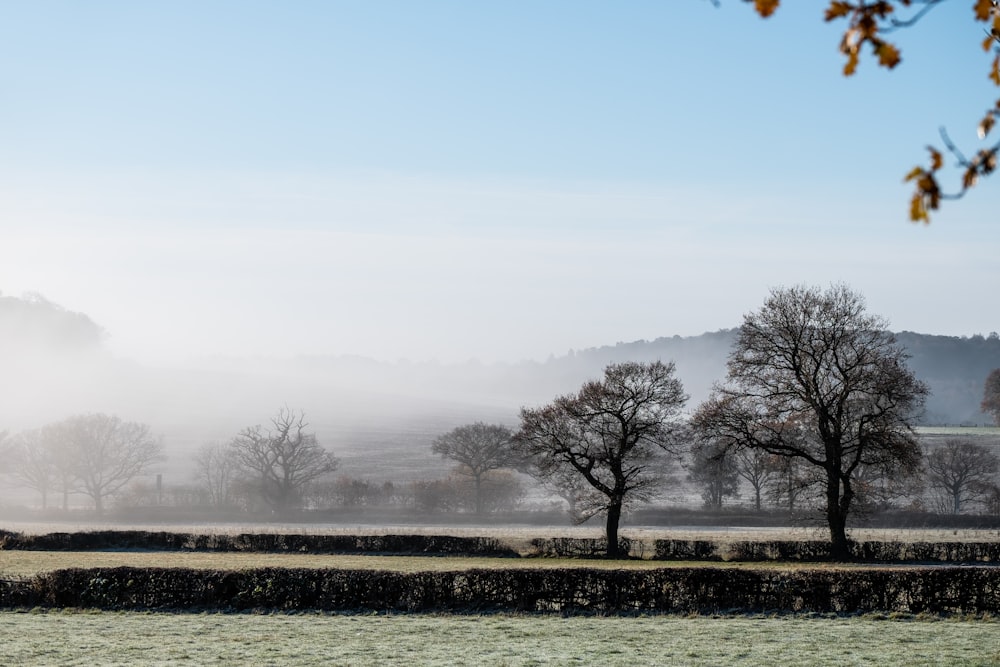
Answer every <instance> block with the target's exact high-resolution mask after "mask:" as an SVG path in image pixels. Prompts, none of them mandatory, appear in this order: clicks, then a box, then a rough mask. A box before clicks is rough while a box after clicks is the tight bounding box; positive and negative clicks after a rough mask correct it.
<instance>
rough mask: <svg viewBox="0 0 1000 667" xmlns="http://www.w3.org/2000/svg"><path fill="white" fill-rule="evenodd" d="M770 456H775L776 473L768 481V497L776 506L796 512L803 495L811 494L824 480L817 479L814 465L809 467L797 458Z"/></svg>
mask: <svg viewBox="0 0 1000 667" xmlns="http://www.w3.org/2000/svg"><path fill="white" fill-rule="evenodd" d="M769 456H772V457H773V458H772V461H773V463H774V466H775V473H774V476H773V477H772V478H771V479H769V480H768V482H767V498H768V500H769V501H770V502H771V503H773V504H774V506H775V507H780V508H783V509H785V510H787V511H788V512H789V513H794V512H795V511H796V510H797V509H799V501H800V500H802V498H803V496H807V495H810V494H811V492H812V491H813V489H814V487H816V486H817V484H818V483H820V482H822V480H821V479H817V475H816V474H815V472H814V471H815V470H816V468H815V467H814V466H808V467H807V466H806V465H805V464H803V463H802V462H801V461H800V460H799V459H797V458H793V457H791V456H774V455H773V454H769Z"/></svg>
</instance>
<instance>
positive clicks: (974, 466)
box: [924, 438, 1000, 514]
mask: <svg viewBox="0 0 1000 667" xmlns="http://www.w3.org/2000/svg"><path fill="white" fill-rule="evenodd" d="M924 465H925V467H926V471H927V472H926V480H927V485H928V486H929V487H930V488H931V489H933V490H934V491H937V492H938V493H939V494H940V499H941V501H942V503H941V509H943V510H945V511H949V512H951V513H952V514H960V513H961V512H962V511H963V510H964V509H966V507H967V506H968V505H969V504H971V503H973V502H977V501H983V500H985V499H986V498H988V497H990V495H991V494H992V493H993V492H994V490H995V489H996V488H997V483H996V474H997V471H998V470H1000V458H997V456H996V455H995V454H993V453H992V452H990V451H989V450H988V449H987V448H986V447H983V446H982V445H978V444H976V443H974V442H970V441H969V440H968V439H959V438H951V439H948V440H946V441H945V443H944V444H943V445H941V446H939V447H936V448H935V449H933V450H932V451H931V452H930V453H929V454H927V456H926V457H925V461H924Z"/></svg>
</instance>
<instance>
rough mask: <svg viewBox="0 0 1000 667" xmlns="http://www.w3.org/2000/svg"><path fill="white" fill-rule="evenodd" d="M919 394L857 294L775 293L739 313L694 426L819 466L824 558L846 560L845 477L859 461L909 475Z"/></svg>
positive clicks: (915, 458) (914, 459) (916, 453)
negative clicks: (724, 364) (725, 357)
mask: <svg viewBox="0 0 1000 667" xmlns="http://www.w3.org/2000/svg"><path fill="white" fill-rule="evenodd" d="M926 393H927V389H926V387H925V386H924V384H923V383H921V382H919V381H918V380H917V379H916V378H915V377H914V375H913V373H912V372H911V371H910V370H909V369H908V368H907V367H906V354H905V353H904V352H903V350H902V349H901V348H900V347H899V346H897V345H896V341H895V337H894V336H893V335H892V334H891V333H888V331H887V323H886V322H885V320H883V319H881V318H879V317H875V316H872V315H869V314H867V313H866V312H865V305H864V300H863V298H862V297H861V295H859V294H857V293H855V292H852V291H851V290H850V289H848V288H847V287H846V286H843V285H838V286H833V287H831V288H829V289H828V290H825V291H823V290H820V289H817V288H808V287H801V286H800V287H792V288H787V289H775V290H772V292H771V295H770V297H769V298H768V299H767V301H766V302H765V304H764V306H763V307H762V308H761V309H760V310H759V311H757V312H755V313H751V314H749V315H746V316H745V318H744V321H743V325H742V326H741V327H740V330H739V333H738V335H737V340H736V343H735V346H734V349H733V351H732V353H731V354H730V356H729V361H728V375H727V382H726V384H725V385H722V386H717V387H716V388H715V389H714V390H713V394H712V396H711V397H710V398H709V400H708V401H706V402H705V403H704V404H703V405H702V406H700V407H699V409H698V411H697V414H696V415H695V418H694V423H695V425H696V426H697V428H698V429H699V430H700V431H701V432H702V433H703V434H704V436H705V437H708V438H711V439H717V440H720V441H723V442H725V443H727V446H729V447H731V448H734V449H739V448H750V449H761V450H764V451H766V452H769V453H771V454H776V455H778V456H785V457H793V458H795V459H797V460H800V461H801V462H802V463H804V464H806V465H808V466H813V467H814V468H816V469H817V472H822V475H823V483H824V496H825V514H826V520H827V524H828V525H829V528H830V545H831V555H832V556H833V557H834V558H836V559H846V558H848V557H849V556H850V549H849V545H848V540H847V520H848V516H849V515H850V513H851V509H852V506H853V503H854V500H855V493H856V489H855V487H854V483H855V480H856V479H857V477H858V475H859V474H860V473H861V472H862V471H863V469H864V468H865V467H866V466H883V467H890V466H891V467H892V469H893V470H894V471H895V474H896V475H898V476H902V475H906V474H915V472H916V471H917V469H918V467H919V463H920V448H919V446H918V445H917V441H916V436H915V434H914V432H913V428H912V420H913V419H914V415H915V414H916V412H917V410H918V409H919V408H920V407H921V406H922V404H923V400H924V396H925V395H926Z"/></svg>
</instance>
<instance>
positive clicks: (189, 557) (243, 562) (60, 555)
mask: <svg viewBox="0 0 1000 667" xmlns="http://www.w3.org/2000/svg"><path fill="white" fill-rule="evenodd" d="M122 565H125V566H130V567H178V568H190V569H198V570H243V569H250V568H263V567H302V568H317V569H321V568H336V569H349V570H390V571H394V572H452V571H456V570H468V569H470V568H494V567H496V568H506V569H511V568H526V569H527V568H531V569H537V568H568V567H586V568H605V569H652V568H662V567H733V568H749V569H771V568H775V569H794V568H803V567H808V568H811V569H820V568H824V569H849V568H858V567H865V568H872V567H899V566H895V565H871V564H852V563H787V562H712V561H652V560H618V561H608V560H600V559H580V558H523V559H521V558H467V557H459V556H446V557H434V556H367V555H352V554H345V555H341V554H333V555H323V554H257V553H211V552H178V551H173V552H169V551H168V552H153V551H0V579H3V578H16V577H30V576H32V575H35V574H39V573H41V572H51V571H52V570H61V569H65V568H71V567H81V568H95V567H105V568H106V567H118V566H122Z"/></svg>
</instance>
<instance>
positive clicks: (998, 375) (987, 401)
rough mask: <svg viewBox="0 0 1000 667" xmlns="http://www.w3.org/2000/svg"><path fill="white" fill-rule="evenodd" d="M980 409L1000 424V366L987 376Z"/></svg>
mask: <svg viewBox="0 0 1000 667" xmlns="http://www.w3.org/2000/svg"><path fill="white" fill-rule="evenodd" d="M979 409H980V410H982V411H983V412H985V413H986V414H988V415H990V416H992V417H993V422H994V423H995V424H996V425H997V426H1000V368H994V369H993V370H992V371H990V374H989V375H987V376H986V382H985V383H984V384H983V402H982V404H981V405H980V406H979Z"/></svg>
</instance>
